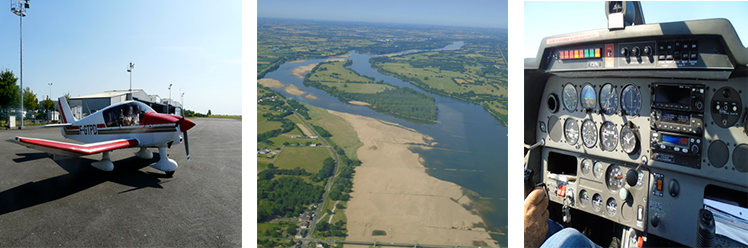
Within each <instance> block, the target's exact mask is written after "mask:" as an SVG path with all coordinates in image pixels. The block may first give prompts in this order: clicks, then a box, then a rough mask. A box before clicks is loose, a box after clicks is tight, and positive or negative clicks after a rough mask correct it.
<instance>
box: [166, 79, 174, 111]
mask: <svg viewBox="0 0 748 248" xmlns="http://www.w3.org/2000/svg"><path fill="white" fill-rule="evenodd" d="M171 101H174V100H172V99H171V84H169V103H168V105H166V112H167V113H168V114H171Z"/></svg>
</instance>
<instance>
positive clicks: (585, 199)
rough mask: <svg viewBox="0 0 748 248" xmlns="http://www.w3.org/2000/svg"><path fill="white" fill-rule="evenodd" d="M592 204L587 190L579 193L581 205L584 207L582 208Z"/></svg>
mask: <svg viewBox="0 0 748 248" xmlns="http://www.w3.org/2000/svg"><path fill="white" fill-rule="evenodd" d="M589 202H590V195H589V193H587V190H584V189H583V190H582V191H579V204H580V205H582V207H584V206H587V203H589Z"/></svg>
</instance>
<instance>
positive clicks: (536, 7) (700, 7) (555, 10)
mask: <svg viewBox="0 0 748 248" xmlns="http://www.w3.org/2000/svg"><path fill="white" fill-rule="evenodd" d="M604 6H605V4H604V2H603V1H597V2H524V8H525V33H524V39H525V42H524V44H525V47H524V53H523V55H524V57H535V56H536V55H537V52H538V46H539V45H540V40H541V39H543V38H544V37H546V36H551V35H557V34H565V33H572V32H580V31H586V30H593V29H603V28H607V27H608V22H607V19H606V18H605V9H604ZM642 9H643V12H644V20H645V21H646V23H662V22H674V21H686V20H698V19H709V18H726V19H728V20H730V22H731V23H732V25H733V26H734V27H735V29H736V30H737V33H738V37H740V41H742V42H743V46H748V14H746V13H748V1H736V2H688V1H685V2H673V1H669V2H652V1H643V2H642ZM510 49H511V48H510Z"/></svg>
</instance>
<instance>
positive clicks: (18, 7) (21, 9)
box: [10, 0, 29, 129]
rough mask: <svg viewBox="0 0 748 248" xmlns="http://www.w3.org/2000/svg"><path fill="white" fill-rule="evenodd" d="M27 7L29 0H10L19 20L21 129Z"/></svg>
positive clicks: (12, 9)
mask: <svg viewBox="0 0 748 248" xmlns="http://www.w3.org/2000/svg"><path fill="white" fill-rule="evenodd" d="M28 8H29V0H26V1H25V3H22V2H21V0H10V12H13V14H16V15H17V16H19V17H20V20H21V76H20V78H21V126H19V128H20V129H23V117H24V114H23V17H24V16H26V9H28Z"/></svg>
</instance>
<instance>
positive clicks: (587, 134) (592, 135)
mask: <svg viewBox="0 0 748 248" xmlns="http://www.w3.org/2000/svg"><path fill="white" fill-rule="evenodd" d="M582 142H583V143H584V145H585V146H586V147H589V148H592V147H594V146H595V144H597V127H596V126H595V122H593V121H592V120H590V119H587V120H584V123H582Z"/></svg>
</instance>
